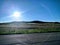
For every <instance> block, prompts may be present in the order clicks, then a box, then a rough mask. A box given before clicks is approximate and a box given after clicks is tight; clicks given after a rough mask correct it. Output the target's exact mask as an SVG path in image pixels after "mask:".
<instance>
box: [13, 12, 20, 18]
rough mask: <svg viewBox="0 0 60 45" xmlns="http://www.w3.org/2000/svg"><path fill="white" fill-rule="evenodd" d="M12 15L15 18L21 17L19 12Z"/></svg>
mask: <svg viewBox="0 0 60 45" xmlns="http://www.w3.org/2000/svg"><path fill="white" fill-rule="evenodd" d="M13 17H15V18H18V17H21V13H20V12H14V13H13Z"/></svg>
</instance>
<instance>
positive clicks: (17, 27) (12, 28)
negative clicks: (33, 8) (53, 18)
mask: <svg viewBox="0 0 60 45" xmlns="http://www.w3.org/2000/svg"><path fill="white" fill-rule="evenodd" d="M42 32H43V33H46V32H47V33H48V32H60V23H18V22H14V23H1V24H0V34H29V33H42Z"/></svg>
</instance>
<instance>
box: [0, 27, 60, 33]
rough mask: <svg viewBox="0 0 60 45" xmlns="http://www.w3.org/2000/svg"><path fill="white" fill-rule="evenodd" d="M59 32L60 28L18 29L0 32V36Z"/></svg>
mask: <svg viewBox="0 0 60 45" xmlns="http://www.w3.org/2000/svg"><path fill="white" fill-rule="evenodd" d="M49 32H60V28H40V29H19V30H2V31H1V30H0V34H30V33H49Z"/></svg>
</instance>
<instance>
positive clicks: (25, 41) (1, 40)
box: [0, 32, 60, 45]
mask: <svg viewBox="0 0 60 45" xmlns="http://www.w3.org/2000/svg"><path fill="white" fill-rule="evenodd" d="M0 45H60V33H59V32H57V33H34V34H14V35H0Z"/></svg>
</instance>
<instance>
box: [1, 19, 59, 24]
mask: <svg viewBox="0 0 60 45" xmlns="http://www.w3.org/2000/svg"><path fill="white" fill-rule="evenodd" d="M11 23H60V22H44V21H37V20H36V21H13V22H5V23H0V25H1V24H11Z"/></svg>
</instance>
